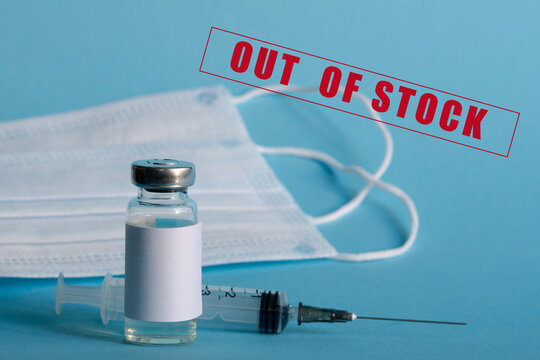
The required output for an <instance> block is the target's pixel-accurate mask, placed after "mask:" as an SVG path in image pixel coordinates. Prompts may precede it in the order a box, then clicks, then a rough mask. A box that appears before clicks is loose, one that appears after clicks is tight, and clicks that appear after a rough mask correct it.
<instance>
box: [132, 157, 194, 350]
mask: <svg viewBox="0 0 540 360" xmlns="http://www.w3.org/2000/svg"><path fill="white" fill-rule="evenodd" d="M131 180H132V183H133V184H134V185H136V186H137V187H139V194H138V196H137V197H136V198H133V199H132V200H131V201H130V202H129V204H128V209H127V218H126V268H125V277H126V279H125V304H124V308H125V338H126V340H127V341H128V342H130V343H136V344H156V345H157V344H167V345H171V344H179V345H186V344H190V343H192V342H193V341H195V338H196V329H197V323H196V320H195V319H196V318H197V317H198V316H199V315H201V313H202V299H201V252H202V244H201V231H200V223H199V222H198V219H197V205H196V204H195V202H194V201H193V200H192V199H190V198H189V197H188V194H187V189H188V187H189V186H191V185H193V183H194V182H195V166H194V165H193V164H192V163H190V162H187V161H178V160H171V159H153V160H140V161H135V162H134V163H133V164H132V166H131Z"/></svg>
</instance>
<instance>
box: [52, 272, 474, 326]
mask: <svg viewBox="0 0 540 360" xmlns="http://www.w3.org/2000/svg"><path fill="white" fill-rule="evenodd" d="M201 294H202V301H203V314H202V315H201V316H200V317H198V318H197V323H198V325H199V326H201V327H209V328H222V329H232V330H244V331H259V332H262V333H269V334H279V333H281V332H282V331H283V330H284V329H285V327H286V326H287V324H288V323H289V322H291V321H296V322H297V323H298V325H301V324H303V323H308V322H329V323H332V322H349V321H352V320H355V319H369V320H391V321H412V322H426V323H437V324H450V325H465V323H455V322H446V321H429V320H410V319H393V318H379V317H359V316H357V315H355V314H353V313H350V312H348V311H344V310H335V309H326V308H319V307H313V306H305V305H303V304H302V303H301V302H300V303H299V304H298V306H293V305H290V304H289V301H288V300H287V296H286V295H285V293H284V292H283V291H267V290H260V289H245V288H237V287H229V286H215V285H202V287H201ZM65 303H75V304H85V305H92V306H97V307H100V308H101V320H102V322H103V324H107V323H109V321H111V320H123V319H124V279H123V278H114V277H112V275H111V274H107V275H106V276H105V279H104V280H103V285H102V286H101V287H92V286H78V285H68V284H66V283H65V282H64V275H63V274H62V273H60V274H59V275H58V282H57V287H56V313H57V314H60V312H61V309H62V304H65Z"/></svg>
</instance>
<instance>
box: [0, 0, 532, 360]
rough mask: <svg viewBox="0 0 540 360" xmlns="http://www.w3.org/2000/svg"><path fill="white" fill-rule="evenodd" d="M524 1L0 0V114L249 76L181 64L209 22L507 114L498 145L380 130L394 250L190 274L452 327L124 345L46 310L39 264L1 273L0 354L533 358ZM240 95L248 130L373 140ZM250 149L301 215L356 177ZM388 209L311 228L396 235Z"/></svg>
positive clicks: (373, 159) (70, 316)
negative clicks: (344, 259)
mask: <svg viewBox="0 0 540 360" xmlns="http://www.w3.org/2000/svg"><path fill="white" fill-rule="evenodd" d="M205 7H206V9H205ZM539 10H540V9H539V6H538V5H537V4H535V3H534V2H532V1H531V2H519V3H511V2H493V1H477V2H466V3H465V2H463V3H462V4H457V3H456V2H448V3H444V2H437V3H436V4H435V3H433V2H428V1H426V2H416V3H414V4H412V5H403V4H400V3H397V2H392V3H388V2H365V3H359V2H358V1H350V2H347V3H342V5H329V4H327V3H326V2H323V1H306V2H295V3H294V4H290V3H289V2H279V1H274V2H272V4H265V5H262V6H258V7H253V6H252V5H250V3H248V2H245V3H242V2H228V3H225V2H224V3H216V4H209V5H206V6H204V5H202V4H195V2H186V3H180V2H176V1H168V2H163V1H157V2H143V1H129V2H128V1H124V2H120V1H118V2H114V3H113V4H111V3H110V2H106V1H93V2H85V3H82V2H70V1H47V2H37V1H35V2H27V1H11V2H6V1H4V2H1V3H0V120H2V121H4V120H12V119H17V118H22V117H27V116H34V115H43V114H49V113H55V112H61V111H66V110H72V109H78V108H81V107H85V106H90V105H96V104H101V103H104V102H109V101H113V100H118V99H123V98H128V97H132V96H136V95H142V94H150V93H155V92H164V91H171V90H177V89H187V88H192V87H198V86H204V85H213V84H218V83H223V84H225V85H226V86H227V87H228V88H229V89H231V91H233V92H234V93H241V92H244V91H246V90H248V88H247V87H246V86H242V85H239V84H236V83H232V82H227V81H225V80H221V79H218V78H215V77H212V76H209V75H205V74H202V73H199V72H198V68H199V65H200V61H201V58H202V53H203V50H204V45H205V42H206V39H207V37H208V33H209V30H210V27H211V26H217V27H220V28H225V29H228V30H231V31H235V32H238V33H242V34H246V35H249V36H253V37H256V38H260V39H263V40H267V41H270V42H274V43H278V44H281V45H285V46H289V47H291V48H294V49H298V50H303V51H307V52H310V53H314V54H317V55H321V56H325V57H328V58H331V59H336V60H340V61H343V62H345V63H348V64H353V65H357V66H360V67H364V68H367V69H370V70H374V71H378V72H380V73H383V74H388V75H393V76H396V77H399V78H403V79H406V80H409V81H413V82H417V83H420V84H423V85H427V86H431V87H434V88H437V89H441V90H445V91H448V92H451V93H456V94H459V95H463V96H467V97H471V98H475V99H480V100H483V101H486V102H488V103H491V104H495V105H498V106H502V107H506V108H510V109H512V110H516V111H519V112H521V118H520V123H519V126H518V129H517V132H516V136H515V139H514V145H513V147H512V151H511V152H510V157H509V158H508V159H506V158H502V157H499V156H495V155H490V154H487V153H483V152H480V151H477V150H473V149H469V148H465V147H463V146H458V145H455V144H451V143H447V142H443V141H440V140H437V139H433V138H429V137H427V136H423V135H419V134H415V133H412V132H408V131H404V130H400V129H391V132H392V134H393V136H394V140H395V148H396V154H395V157H394V161H393V164H392V165H391V167H390V169H389V171H388V172H387V174H386V175H385V177H384V178H385V180H387V181H389V182H391V183H395V184H396V185H398V186H400V187H402V188H403V189H404V190H405V191H407V192H408V193H409V194H410V195H411V196H412V198H413V199H414V200H415V201H416V204H417V207H418V210H419V213H420V221H421V226H420V233H419V236H418V241H417V243H416V244H415V246H414V247H413V248H412V249H411V250H410V251H409V252H408V253H407V254H405V255H403V256H401V257H399V258H396V259H393V260H388V261H379V262H371V263H362V264H349V263H340V262H334V261H331V260H317V261H302V262H283V263H262V264H247V265H229V266H220V267H213V268H206V269H204V271H203V278H204V281H205V282H207V283H213V284H234V285H238V286H250V287H261V288H270V289H281V290H284V291H286V292H287V293H288V295H289V298H290V299H293V300H294V299H296V300H303V301H305V302H306V303H310V304H313V305H321V306H325V305H326V306H335V307H337V308H346V309H350V310H353V311H355V312H357V313H359V314H364V315H380V316H396V317H398V316H401V317H411V318H427V319H441V320H455V321H465V322H468V323H469V325H467V326H465V327H454V326H435V325H420V324H401V323H385V322H375V321H357V322H355V323H353V324H337V325H332V326H331V325H317V324H313V325H311V326H310V325H309V324H308V325H305V326H302V327H296V326H291V328H290V329H288V331H287V332H286V333H284V334H282V335H279V336H265V335H259V334H251V333H247V334H244V333H235V332H223V331H204V330H203V329H201V330H200V332H199V337H198V340H197V341H196V343H195V344H193V345H191V346H188V347H183V348H177V347H163V348H160V347H138V346H130V345H126V344H124V343H123V342H122V338H121V336H120V335H119V334H118V328H115V327H104V326H102V325H100V324H99V319H98V312H97V311H96V310H95V309H92V308H85V307H77V306H72V307H68V306H66V307H65V310H64V313H63V314H62V315H61V316H56V315H55V313H54V291H55V281H54V280H27V279H0V286H1V288H2V291H1V292H0V339H1V340H0V345H1V351H0V358H1V359H17V358H38V357H40V358H54V359H73V358H74V357H76V358H78V359H109V358H111V359H112V358H120V357H121V358H127V357H128V356H129V357H130V358H131V359H138V358H141V359H143V358H144V359H146V358H149V357H151V358H154V359H159V358H173V357H174V358H178V357H182V358H190V359H192V358H193V359H196V358H224V359H227V358H238V357H241V358H245V357H248V356H250V357H253V358H258V359H265V358H268V359H270V358H271V359H276V358H277V359H281V358H310V359H311V358H328V357H333V358H336V359H338V358H370V359H389V358H416V359H423V358H425V359H433V358H437V359H455V358H461V359H478V358H481V359H497V358H501V359H508V358H519V359H534V358H538V356H539V352H540V343H539V341H538V334H539V333H540V324H539V322H538V319H539V318H540V307H539V305H538V304H539V300H540V298H539V294H540V281H539V274H540V255H539V254H540V252H539V243H538V234H539V232H540V231H539V230H540V229H539V225H538V224H539V221H538V200H539V199H540V191H539V186H538V184H539V181H540V176H539V175H540V172H539V170H538V163H539V162H538V135H540V122H538V120H537V119H538V114H537V111H538V110H535V107H538V95H537V94H538V91H537V83H538V78H539V75H540V74H539V72H538V63H539V60H540V59H539V56H538V55H539V48H538V44H537V43H538V39H539V38H540V36H539V35H540V31H539V25H538V13H539ZM241 112H242V114H243V116H244V118H245V120H246V123H247V125H248V128H249V130H250V133H251V134H252V137H253V138H254V139H255V140H256V141H257V142H259V143H262V144H265V145H272V144H292V145H299V146H307V147H313V148H317V149H320V150H324V151H328V152H330V153H331V154H333V155H335V156H336V157H338V158H339V159H341V160H343V161H344V162H349V163H359V164H363V165H365V166H366V167H367V168H368V169H371V170H374V169H375V168H376V166H377V165H378V163H379V162H380V159H381V157H382V151H383V147H382V140H381V138H380V136H379V135H378V134H377V131H376V130H375V126H374V124H373V123H371V122H370V121H369V120H363V119H360V118H356V117H351V116H346V115H345V114H339V113H337V112H335V111H332V110H328V109H323V108H321V107H319V106H315V105H309V104H305V103H302V102H299V101H295V100H289V99H286V98H284V97H280V96H274V97H271V98H265V99H257V100H255V101H253V102H251V103H248V104H245V105H242V108H241ZM269 162H270V164H271V165H272V167H273V168H274V169H275V170H276V172H277V174H278V176H279V177H280V179H281V180H282V181H283V182H284V183H285V184H286V185H287V187H288V188H289V189H290V191H291V192H292V193H293V195H294V196H295V198H296V199H297V200H298V202H299V203H300V205H301V206H302V207H303V208H304V209H305V210H306V211H307V212H309V213H311V214H322V213H324V212H325V211H328V210H330V209H333V208H335V207H336V206H338V205H339V204H342V203H343V202H345V201H346V200H347V199H348V198H349V197H350V196H351V194H353V193H354V191H355V190H356V189H357V188H358V186H360V184H359V183H357V182H356V181H354V179H349V178H345V179H341V178H340V179H341V180H343V181H342V182H341V183H340V184H341V185H339V186H334V183H333V181H334V178H333V176H332V174H330V173H328V172H327V171H326V170H325V169H324V168H321V167H320V166H318V165H316V164H313V163H309V162H305V161H301V160H295V159H277V158H276V159H269ZM405 215H406V214H405V211H404V209H403V207H402V205H401V204H400V203H399V202H398V201H396V200H395V199H393V198H392V197H390V196H388V195H385V194H382V193H381V192H380V191H375V192H373V194H372V195H371V196H370V197H369V198H368V200H367V201H366V203H365V204H364V206H363V207H362V208H361V209H358V210H357V211H355V213H354V214H352V215H351V216H349V217H347V218H345V219H343V220H340V221H338V222H336V223H333V224H329V225H326V226H323V227H321V231H322V232H323V233H324V235H325V236H326V237H327V238H328V239H329V241H330V242H332V243H333V244H335V246H336V247H337V248H338V249H339V250H342V251H361V250H371V249H380V248H384V247H387V246H392V245H397V244H398V243H399V242H400V241H402V238H403V236H404V234H405V233H406V232H407V231H408V226H409V225H408V220H407V218H406V216H405ZM99 281H100V279H86V280H79V281H78V282H79V283H85V284H97V283H98V282H99Z"/></svg>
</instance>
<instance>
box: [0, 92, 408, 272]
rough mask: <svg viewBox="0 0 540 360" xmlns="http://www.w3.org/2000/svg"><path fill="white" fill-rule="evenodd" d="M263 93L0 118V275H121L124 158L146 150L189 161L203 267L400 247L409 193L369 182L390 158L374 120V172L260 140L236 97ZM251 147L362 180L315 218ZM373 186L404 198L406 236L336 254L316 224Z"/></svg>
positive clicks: (377, 255) (128, 187) (368, 256)
mask: <svg viewBox="0 0 540 360" xmlns="http://www.w3.org/2000/svg"><path fill="white" fill-rule="evenodd" d="M276 89H279V87H276ZM295 90H300V91H301V90H306V89H295ZM266 93H267V92H263V91H260V90H254V91H251V92H249V93H247V94H244V95H243V96H239V97H233V96H231V95H230V93H229V92H228V91H227V90H226V89H225V88H223V87H212V88H201V89H194V90H189V91H180V92H173V93H168V94H160V95H152V96H145V97H140V98H135V99H131V100H125V101H120V102H116V103H112V104H108V105H103V106H98V107H93V108H89V109H85V110H80V111H75V112H69V113H64V114H59V115H51V116H44V117H38V118H31V119H24V120H19V121H13V122H7V123H2V124H0V154H1V155H0V168H1V169H2V176H0V276H10V277H56V276H57V275H58V273H59V272H64V274H65V275H66V276H102V275H103V274H105V273H107V272H111V273H115V274H122V273H123V271H124V219H125V210H126V205H127V202H128V200H129V199H130V198H132V197H134V196H135V195H136V188H135V187H134V186H133V185H132V184H131V182H130V164H131V162H132V161H135V160H139V159H146V158H176V159H180V160H188V161H192V162H194V163H195V165H196V168H197V179H196V182H195V185H194V186H193V187H192V188H190V192H189V194H190V196H192V197H193V199H194V200H195V201H196V202H197V204H198V206H199V218H200V220H201V221H202V222H203V224H204V226H203V265H217V264H228V263H240V262H254V261H268V260H293V259H311V258H324V257H331V258H337V259H340V260H349V261H363V260H373V259H381V258H388V257H392V256H396V255H399V254H401V253H403V252H404V251H406V250H407V249H408V248H409V247H410V246H411V245H412V243H413V242H414V239H415V237H416V232H417V229H418V219H417V215H416V210H415V208H414V204H413V203H412V201H411V200H410V199H409V198H408V196H407V195H406V194H404V193H403V192H402V191H401V190H399V189H398V188H396V187H394V186H392V185H389V184H386V183H383V182H382V181H380V180H379V178H380V177H381V175H382V174H383V173H384V171H385V170H386V168H387V167H388V165H389V163H390V159H391V156H392V141H391V138H390V135H389V133H388V131H387V130H386V128H384V126H383V125H382V124H379V123H377V124H378V125H379V127H380V129H381V131H382V132H383V135H384V138H385V140H386V145H387V152H386V156H385V158H384V160H383V163H382V164H381V166H380V168H379V170H378V171H377V172H376V173H375V174H374V175H371V174H369V173H367V172H366V171H364V170H363V169H362V168H360V167H357V166H344V165H342V164H340V163H339V162H337V161H336V160H334V159H332V158H331V157H329V156H328V155H325V154H322V153H319V152H316V151H312V150H307V149H299V148H264V147H260V146H257V145H256V144H254V143H253V141H252V140H251V139H250V138H249V135H248V133H247V131H246V128H245V126H244V123H243V122H242V118H241V116H240V114H239V112H238V110H237V106H236V104H237V103H241V102H244V101H247V100H249V99H251V98H252V97H254V96H258V95H261V94H266ZM359 97H360V99H362V100H364V101H365V100H366V99H364V98H362V96H361V95H359ZM370 111H372V110H371V109H370ZM373 116H377V114H375V113H373ZM261 153H268V154H278V155H284V154H288V155H292V156H299V157H307V158H312V159H315V160H317V161H322V162H324V163H326V164H327V165H329V166H331V167H333V168H335V169H337V170H338V171H347V172H355V173H358V174H359V175H361V176H363V177H364V178H365V179H367V180H368V185H367V186H366V187H365V188H364V189H362V191H360V192H359V194H358V195H357V196H355V197H354V198H353V199H352V200H351V201H350V202H349V203H347V204H345V205H344V206H342V207H341V208H339V209H337V210H336V211H334V212H332V213H330V214H327V215H325V216H322V217H318V218H313V217H310V216H309V215H306V214H304V213H303V212H302V210H301V209H300V208H299V207H298V205H297V204H296V202H295V201H294V199H293V198H292V196H291V195H290V194H289V192H288V191H287V189H286V188H285V187H284V186H283V185H282V184H281V183H280V182H279V181H278V180H277V178H276V176H275V175H274V173H273V171H272V169H271V168H270V167H269V166H268V164H267V163H266V161H265V160H264V158H263V157H262V155H261ZM372 185H376V186H379V187H381V188H383V189H385V190H388V191H390V192H392V193H394V194H395V195H397V196H398V197H399V198H400V199H402V200H403V201H404V202H405V204H406V205H407V207H408V209H409V213H410V215H411V219H412V223H411V231H410V235H409V237H408V239H406V241H405V242H404V243H403V245H401V246H400V247H398V248H395V249H389V250H382V251H376V252H369V253H361V254H341V253H338V252H337V251H336V250H335V249H334V247H332V245H330V243H329V242H328V241H327V240H326V239H325V238H324V237H323V236H322V235H321V233H320V232H319V231H318V230H317V228H316V227H315V225H316V224H319V223H325V222H329V221H333V220H335V219H337V218H339V217H341V216H343V215H345V214H346V213H348V212H349V211H351V210H352V209H354V208H355V207H356V206H358V205H359V204H360V203H361V202H362V200H363V199H364V197H365V195H366V194H367V192H368V191H369V189H370V187H371V186H372ZM353 236H354V235H353V234H351V237H353Z"/></svg>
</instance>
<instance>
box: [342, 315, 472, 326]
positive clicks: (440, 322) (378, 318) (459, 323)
mask: <svg viewBox="0 0 540 360" xmlns="http://www.w3.org/2000/svg"><path fill="white" fill-rule="evenodd" d="M356 319H363V320H386V321H405V322H416V323H428V324H442V325H467V323H464V322H452V321H434V320H414V319H396V318H383V317H372V316H357V315H356V314H352V320H356Z"/></svg>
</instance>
